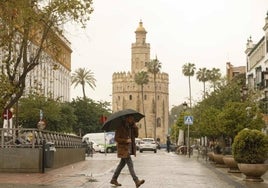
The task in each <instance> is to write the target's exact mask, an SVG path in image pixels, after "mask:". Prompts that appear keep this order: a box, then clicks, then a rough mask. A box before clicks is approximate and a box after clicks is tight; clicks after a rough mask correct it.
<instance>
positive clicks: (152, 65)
mask: <svg viewBox="0 0 268 188" xmlns="http://www.w3.org/2000/svg"><path fill="white" fill-rule="evenodd" d="M146 67H147V69H148V72H149V73H152V74H153V76H154V110H155V113H154V120H155V122H154V123H155V125H154V139H156V123H157V114H156V113H157V105H156V101H157V99H156V74H157V73H159V72H160V69H161V62H159V60H158V59H157V57H156V58H155V59H153V60H151V61H150V62H147V63H146Z"/></svg>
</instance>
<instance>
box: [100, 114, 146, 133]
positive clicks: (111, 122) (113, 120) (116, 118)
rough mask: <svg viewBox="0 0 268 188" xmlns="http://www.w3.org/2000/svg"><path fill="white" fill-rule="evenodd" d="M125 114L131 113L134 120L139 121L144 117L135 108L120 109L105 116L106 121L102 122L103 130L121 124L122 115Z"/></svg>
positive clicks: (111, 128) (114, 127)
mask: <svg viewBox="0 0 268 188" xmlns="http://www.w3.org/2000/svg"><path fill="white" fill-rule="evenodd" d="M127 115H133V116H134V119H135V121H136V122H138V121H140V120H141V119H142V118H143V117H144V115H143V114H141V113H139V112H137V111H136V110H132V109H125V110H120V111H117V112H115V113H113V114H111V115H110V116H109V117H108V118H107V120H106V122H104V124H103V127H102V130H105V131H112V130H115V129H116V128H117V126H121V125H122V120H123V117H125V116H127Z"/></svg>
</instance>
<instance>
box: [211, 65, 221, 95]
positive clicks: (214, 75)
mask: <svg viewBox="0 0 268 188" xmlns="http://www.w3.org/2000/svg"><path fill="white" fill-rule="evenodd" d="M220 78H221V73H220V69H217V68H213V69H212V70H211V71H210V74H209V81H210V82H211V83H212V85H213V90H214V91H215V89H216V84H217V82H218V81H219V80H220Z"/></svg>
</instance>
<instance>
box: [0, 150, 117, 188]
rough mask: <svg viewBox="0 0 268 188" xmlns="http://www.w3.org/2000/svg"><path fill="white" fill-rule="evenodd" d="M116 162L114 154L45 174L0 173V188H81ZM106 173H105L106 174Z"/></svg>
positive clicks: (48, 171)
mask: <svg viewBox="0 0 268 188" xmlns="http://www.w3.org/2000/svg"><path fill="white" fill-rule="evenodd" d="M117 162H118V159H117V158H116V156H115V154H109V155H108V154H107V155H105V154H96V155H95V156H93V158H90V157H87V159H86V160H85V161H81V162H78V163H75V164H71V165H68V166H65V167H62V168H58V169H46V171H45V173H0V188H24V187H25V188H26V187H27V188H38V187H49V188H76V187H83V185H84V184H85V183H87V182H89V181H92V179H93V178H92V177H93V175H94V176H98V175H103V174H105V173H107V172H108V171H111V170H110V169H111V168H112V167H114V166H115V165H116V164H117ZM106 171H107V172H106Z"/></svg>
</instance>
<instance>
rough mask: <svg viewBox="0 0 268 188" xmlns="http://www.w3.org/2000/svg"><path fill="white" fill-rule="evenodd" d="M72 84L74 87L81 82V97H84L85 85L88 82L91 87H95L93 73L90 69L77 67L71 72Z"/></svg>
mask: <svg viewBox="0 0 268 188" xmlns="http://www.w3.org/2000/svg"><path fill="white" fill-rule="evenodd" d="M71 79H72V85H73V84H74V87H76V86H78V84H81V86H82V91H83V97H84V99H86V93H85V86H86V84H88V85H89V86H90V87H91V88H92V89H94V88H95V87H96V84H95V82H96V79H95V78H94V73H93V72H92V71H91V70H87V69H86V68H79V69H76V70H75V71H74V73H73V74H72V78H71Z"/></svg>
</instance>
